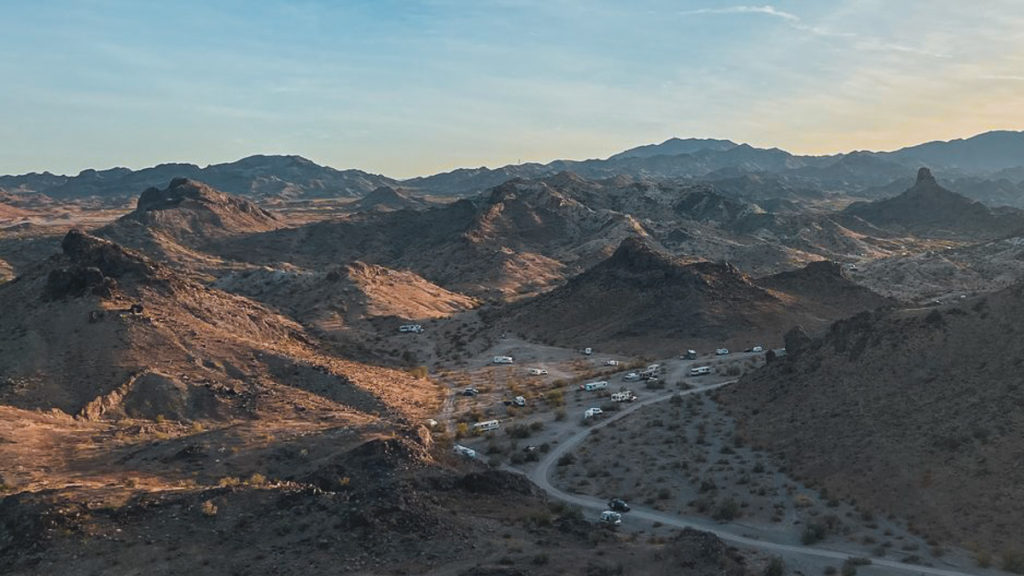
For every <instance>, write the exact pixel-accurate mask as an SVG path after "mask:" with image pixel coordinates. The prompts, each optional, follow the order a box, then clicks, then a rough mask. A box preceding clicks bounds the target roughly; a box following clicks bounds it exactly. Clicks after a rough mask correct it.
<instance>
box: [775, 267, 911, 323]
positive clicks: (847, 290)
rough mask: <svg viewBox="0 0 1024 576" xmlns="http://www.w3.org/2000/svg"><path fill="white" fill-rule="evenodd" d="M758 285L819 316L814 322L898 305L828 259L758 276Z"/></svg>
mask: <svg viewBox="0 0 1024 576" xmlns="http://www.w3.org/2000/svg"><path fill="white" fill-rule="evenodd" d="M756 284H757V285H758V286H760V287H761V288H765V289H767V290H771V291H772V292H775V293H778V294H779V297H780V298H782V299H788V300H791V301H792V302H793V303H794V304H795V305H797V306H799V307H801V308H803V309H804V310H805V311H807V312H809V313H811V314H814V315H815V316H817V317H818V319H819V321H818V322H815V324H816V325H821V324H820V322H828V321H831V320H834V319H836V318H842V317H845V316H852V315H853V314H856V313H857V312H861V311H864V310H875V309H876V308H882V307H886V306H893V305H895V304H896V301H894V300H891V299H889V298H885V297H884V296H881V295H879V294H878V293H877V292H874V291H872V290H869V289H867V288H865V287H863V286H861V285H860V284H857V283H856V282H854V281H852V280H850V279H849V278H848V277H847V275H846V273H845V272H844V271H843V267H842V265H841V264H839V263H838V262H830V261H827V260H819V261H818V262H811V263H810V264H808V265H807V266H805V267H803V268H800V269H798V270H792V271H788V272H780V273H778V274H774V275H772V276H767V277H764V278H759V279H758V280H756Z"/></svg>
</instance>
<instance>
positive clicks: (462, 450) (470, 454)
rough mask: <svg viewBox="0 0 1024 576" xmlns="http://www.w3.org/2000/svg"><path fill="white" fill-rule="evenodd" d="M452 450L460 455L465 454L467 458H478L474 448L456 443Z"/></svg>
mask: <svg viewBox="0 0 1024 576" xmlns="http://www.w3.org/2000/svg"><path fill="white" fill-rule="evenodd" d="M452 452H455V453H456V454H458V455H459V456H465V457H466V458H476V450H473V449H472V448H468V447H466V446H463V445H461V444H456V445H455V446H454V447H453V448H452Z"/></svg>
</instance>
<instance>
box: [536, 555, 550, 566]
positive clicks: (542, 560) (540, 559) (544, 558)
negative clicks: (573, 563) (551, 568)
mask: <svg viewBox="0 0 1024 576" xmlns="http://www.w3.org/2000/svg"><path fill="white" fill-rule="evenodd" d="M550 561H551V560H550V558H548V555H547V554H545V553H543V552H541V553H540V554H537V555H536V556H534V557H533V560H532V562H533V563H534V564H535V565H537V566H543V565H545V564H547V563H548V562H550Z"/></svg>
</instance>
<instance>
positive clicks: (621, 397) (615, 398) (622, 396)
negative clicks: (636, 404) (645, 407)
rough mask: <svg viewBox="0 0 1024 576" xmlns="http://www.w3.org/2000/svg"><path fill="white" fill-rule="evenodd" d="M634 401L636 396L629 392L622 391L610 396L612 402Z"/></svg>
mask: <svg viewBox="0 0 1024 576" xmlns="http://www.w3.org/2000/svg"><path fill="white" fill-rule="evenodd" d="M634 400H636V394H633V393H632V392H630V391H629V390H623V391H622V392H616V393H614V394H612V402H632V401H634Z"/></svg>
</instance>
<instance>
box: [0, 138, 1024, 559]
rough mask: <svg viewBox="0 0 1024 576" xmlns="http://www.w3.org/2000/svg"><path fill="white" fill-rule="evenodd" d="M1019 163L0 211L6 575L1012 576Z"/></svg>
mask: <svg viewBox="0 0 1024 576" xmlns="http://www.w3.org/2000/svg"><path fill="white" fill-rule="evenodd" d="M1022 314H1024V133H1022V132H990V133H985V134H980V135H978V136H975V137H972V138H968V139H965V140H955V141H948V142H931V143H928V144H923V145H920V146H913V147H909V148H904V149H900V150H897V151H894V152H885V153H873V152H851V153H848V154H838V155H833V156H807V155H795V154H790V153H788V152H785V151H783V150H780V149H777V148H772V149H765V148H758V147H754V146H750V145H746V144H736V143H734V142H731V141H727V140H698V139H686V140H682V139H671V140H668V141H666V142H663V143H661V144H657V145H647V146H641V147H638V148H633V149H630V150H626V151H624V152H621V153H618V154H615V155H613V156H611V157H608V158H605V159H594V160H586V161H562V160H559V161H554V162H551V163H549V164H514V165H509V166H505V167H502V168H497V169H487V168H478V169H459V170H455V171H452V172H446V173H440V174H435V175H432V176H423V177H416V178H407V179H394V178H389V177H387V176H383V175H377V174H370V173H366V172H362V171H359V170H355V169H345V170H337V169H334V168H330V167H327V166H321V165H318V164H316V163H314V162H312V161H310V160H307V159H305V158H302V157H298V156H253V157H248V158H245V159H242V160H239V161H237V162H232V163H226V164H216V165H211V166H206V167H199V166H196V165H191V164H165V165H158V166H154V167H151V168H145V169H141V170H130V169H127V168H114V169H109V170H86V171H83V172H82V173H80V174H78V175H76V176H61V175H55V174H51V173H30V174H24V175H18V176H14V175H10V176H0V573H3V574H65V575H76V576H77V575H82V576H85V575H94V574H95V575H99V574H180V573H182V572H188V573H191V574H239V575H241V574H304V575H305V574H346V573H352V574H436V575H453V576H454V575H466V576H469V575H493V576H499V575H507V576H513V575H520V574H586V575H587V576H599V575H605V574H607V575H613V574H666V575H670V574H671V575H677V574H683V575H694V576H696V575H712V574H729V575H736V576H742V575H761V574H770V575H781V574H804V575H810V574H840V573H841V574H844V575H851V574H866V575H871V574H908V575H915V574H926V575H936V576H958V575H965V574H1005V573H1024V387H1022V385H1021V380H1020V372H1018V370H1020V364H1021V362H1024V353H1022V345H1021V341H1020V340H1017V339H1016V332H1017V330H1019V326H1018V324H1019V322H1018V319H1019V318H1021V317H1022Z"/></svg>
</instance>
